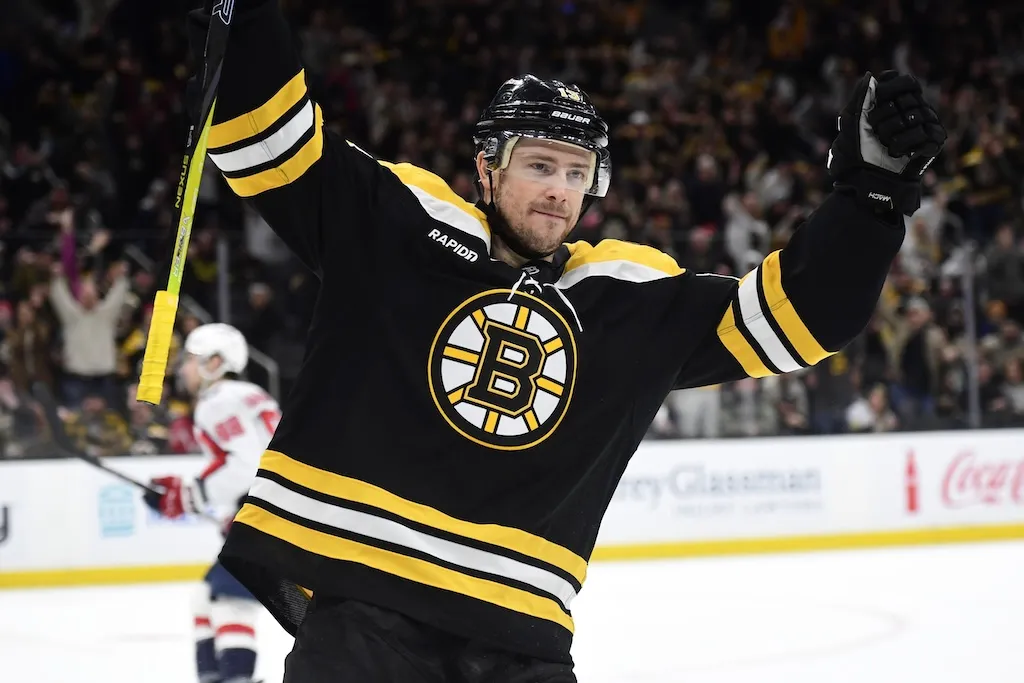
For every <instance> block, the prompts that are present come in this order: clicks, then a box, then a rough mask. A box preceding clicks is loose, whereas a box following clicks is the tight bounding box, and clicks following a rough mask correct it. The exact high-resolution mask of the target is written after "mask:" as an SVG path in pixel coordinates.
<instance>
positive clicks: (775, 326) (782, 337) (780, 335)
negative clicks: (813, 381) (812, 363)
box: [755, 265, 807, 368]
mask: <svg viewBox="0 0 1024 683" xmlns="http://www.w3.org/2000/svg"><path fill="white" fill-rule="evenodd" d="M764 273H765V271H764V267H763V265H762V268H761V272H760V277H759V278H757V279H756V280H755V283H756V284H757V301H758V304H759V305H760V306H761V310H762V311H767V314H766V315H765V316H764V320H765V321H766V322H767V323H768V325H770V326H771V328H772V331H773V332H775V337H776V339H778V340H779V341H780V342H781V343H782V346H783V347H784V348H785V349H786V353H788V354H789V357H790V358H792V359H793V360H795V361H796V362H797V364H799V365H800V367H801V368H806V367H807V363H805V362H804V361H803V359H802V358H801V357H800V354H799V353H797V352H796V349H795V348H793V344H792V342H790V341H789V338H788V337H787V336H786V333H785V332H783V331H782V327H781V326H780V325H779V322H778V321H777V320H776V319H775V315H774V311H772V309H771V307H770V306H769V305H768V299H767V298H765V294H764V277H765V275H764Z"/></svg>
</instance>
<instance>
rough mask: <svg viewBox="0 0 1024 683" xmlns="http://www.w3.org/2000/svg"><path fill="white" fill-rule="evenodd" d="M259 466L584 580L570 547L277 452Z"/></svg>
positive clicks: (580, 564) (579, 559) (583, 563)
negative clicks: (456, 514)
mask: <svg viewBox="0 0 1024 683" xmlns="http://www.w3.org/2000/svg"><path fill="white" fill-rule="evenodd" d="M260 468H261V469H265V470H267V471H270V472H274V473H276V474H278V475H280V476H281V477H283V478H284V479H285V480H286V481H291V482H294V483H295V484H298V485H299V486H303V487H305V488H307V489H310V490H311V491H318V492H321V493H323V494H326V495H329V496H332V497H335V498H339V499H343V500H349V501H353V502H356V503H361V504H363V505H368V506H371V507H376V508H379V509H382V510H386V511H387V512H390V513H392V514H394V515H397V516H399V517H403V518H405V519H408V520H411V521H413V522H417V523H419V524H423V525H424V526H427V527H433V528H436V529H440V530H442V531H446V532H448V533H451V534H455V535H457V536H464V537H466V538H469V539H473V540H475V541H480V542H483V543H487V544H490V545H493V546H497V547H499V548H506V549H508V550H513V551H515V552H518V553H520V554H522V555H525V556H527V557H531V558H535V559H537V560H540V561H542V562H545V563H547V564H550V565H552V566H553V567H557V568H558V569H560V570H562V571H564V572H567V573H568V574H569V575H570V576H572V577H573V578H575V579H576V580H577V581H579V583H580V584H581V585H582V583H583V581H584V580H585V578H586V573H587V562H586V560H584V559H583V558H582V557H580V556H578V555H576V554H575V553H574V552H572V551H571V550H569V549H568V548H564V547H562V546H560V545H557V544H555V543H552V542H551V541H548V540H546V539H544V538H541V537H540V536H535V535H533V534H530V533H528V532H526V531H523V530H521V529H515V528H512V527H505V526H500V525H497V524H478V523H475V522H467V521H464V520H460V519H456V518H454V517H450V516H449V515H446V514H444V513H443V512H441V511H439V510H436V509H434V508H432V507H429V506H426V505H422V504H420V503H416V502H413V501H410V500H406V499H404V498H401V497H400V496H397V495H395V494H393V493H390V492H389V491H385V490H384V489H382V488H379V487H377V486H374V485H372V484H368V483H366V482H363V481H359V480H358V479H352V478H350V477H345V476H341V475H338V474H333V473H331V472H327V471H326V470H321V469H318V468H315V467H311V466H310V465H306V464H304V463H301V462H298V461H297V460H294V459H292V458H289V457H288V456H286V455H284V454H283V453H279V452H277V451H270V450H268V451H266V452H265V453H264V454H263V457H262V458H261V460H260Z"/></svg>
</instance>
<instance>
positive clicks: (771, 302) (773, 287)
mask: <svg viewBox="0 0 1024 683" xmlns="http://www.w3.org/2000/svg"><path fill="white" fill-rule="evenodd" d="M779 255H780V252H778V251H775V252H772V253H771V254H769V255H768V257H767V258H765V260H764V262H763V263H762V264H761V270H762V273H763V275H762V278H761V279H762V282H763V284H764V297H765V300H766V302H767V304H768V308H769V309H770V310H771V313H772V315H773V316H774V318H775V321H776V322H777V323H778V324H779V327H780V328H781V330H782V333H783V334H784V335H785V336H786V338H787V339H788V340H789V342H790V343H791V344H792V345H793V348H794V349H795V350H796V352H797V353H798V354H799V356H800V358H802V359H803V361H804V362H805V363H806V364H807V365H814V364H816V363H818V362H819V361H821V360H822V359H824V358H826V357H828V356H830V355H832V353H831V352H829V351H826V350H825V349H824V348H823V347H822V346H821V344H819V343H818V340H817V339H815V338H814V335H813V334H811V331H810V330H808V329H807V326H806V325H805V324H804V321H803V320H802V319H801V318H800V316H799V315H798V314H797V312H796V309H795V308H794V307H793V304H792V302H791V301H790V300H789V297H788V296H786V290H785V289H784V288H783V287H782V266H781V262H780V258H779Z"/></svg>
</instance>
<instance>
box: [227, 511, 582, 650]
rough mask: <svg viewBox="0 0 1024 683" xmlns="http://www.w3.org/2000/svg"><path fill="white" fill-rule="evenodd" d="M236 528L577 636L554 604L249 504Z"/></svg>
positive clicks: (566, 616)
mask: <svg viewBox="0 0 1024 683" xmlns="http://www.w3.org/2000/svg"><path fill="white" fill-rule="evenodd" d="M235 522H237V523H240V524H246V525H248V526H251V527H253V528H254V529H256V530H258V531H261V532H263V533H265V534H268V535H270V536H273V537H276V538H279V539H281V540H283V541H285V542H286V543H289V544H291V545H293V546H295V547H297V548H301V549H302V550H305V551H306V552H309V553H314V554H316V555H319V556H321V557H327V558H331V559H336V560H344V561H348V562H357V563H359V564H362V565H365V566H368V567H372V568H374V569H377V570H379V571H382V572H386V573H388V574H392V575H394V576H398V577H401V578H403V579H406V580H409V581H415V582H417V583H421V584H425V585H428V586H432V587H434V588H440V589H442V590H447V591H451V592H454V593H460V594H462V595H468V596H470V597H473V598H476V599H478V600H483V601H485V602H489V603H491V604H494V605H498V606H501V607H504V608H505V609H509V610H513V611H516V612H519V613H522V614H527V615H530V616H534V617H538V618H541V619H546V620H548V621H553V622H555V623H557V624H559V625H561V626H562V627H563V628H565V629H567V630H568V631H570V632H572V631H573V622H572V617H570V616H569V615H568V614H566V613H565V612H564V611H563V610H562V609H561V608H560V607H559V606H558V604H557V602H555V601H554V600H550V599H547V598H543V597H540V596H538V595H534V594H533V593H530V592H528V591H525V590H522V589H518V588H513V587H511V586H506V585H504V584H501V583H498V582H496V581H489V580H487V579H482V578H480V577H476V576H470V575H468V574H463V573H461V572H457V571H454V570H452V569H449V568H447V567H442V566H440V565H438V564H435V563H433V562H428V561H426V560H424V559H421V558H417V557H410V556H408V555H404V554H402V553H398V552H394V551H392V550H386V549H384V548H378V547H375V546H372V545H368V544H365V543H359V542H357V541H354V540H351V539H347V538H341V537H338V536H334V535H332V534H328V533H325V532H323V531H318V530H314V529H310V528H308V527H305V526H302V525H300V524H296V523H295V522H292V521H290V520H287V519H284V518H283V517H280V516H278V515H275V514H274V513H272V512H270V511H268V510H265V509H263V508H261V507H258V506H256V505H253V504H251V503H246V504H245V505H244V506H243V507H242V509H241V511H239V513H238V515H237V516H236V517H235Z"/></svg>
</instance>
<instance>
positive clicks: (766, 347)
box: [738, 266, 803, 372]
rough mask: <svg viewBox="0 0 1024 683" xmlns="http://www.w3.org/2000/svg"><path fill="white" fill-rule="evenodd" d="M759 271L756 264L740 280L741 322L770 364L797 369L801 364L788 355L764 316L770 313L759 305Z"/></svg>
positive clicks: (760, 270)
mask: <svg viewBox="0 0 1024 683" xmlns="http://www.w3.org/2000/svg"><path fill="white" fill-rule="evenodd" d="M761 272H762V268H761V266H758V267H757V268H755V269H754V270H752V271H751V272H749V273H747V275H746V276H745V277H744V278H743V279H742V280H740V285H739V292H738V298H739V303H740V314H741V316H742V318H743V323H744V325H746V327H747V330H748V331H749V332H750V334H751V336H752V337H753V340H754V341H755V342H756V343H757V345H758V346H759V347H761V350H762V351H764V353H765V355H767V356H768V359H769V360H770V361H771V362H772V365H774V366H775V367H777V368H778V369H779V370H781V371H782V372H793V371H794V370H799V369H800V368H801V367H803V366H801V365H800V363H798V362H797V361H796V359H794V358H793V356H791V355H790V353H789V351H787V350H786V347H785V345H784V344H783V343H782V341H781V340H780V339H779V337H778V335H777V334H776V333H775V330H774V329H772V326H771V323H769V322H768V320H767V319H766V316H769V315H771V313H770V312H769V311H766V310H764V309H763V308H762V307H761V300H760V297H758V295H757V282H758V278H760V277H761Z"/></svg>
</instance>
